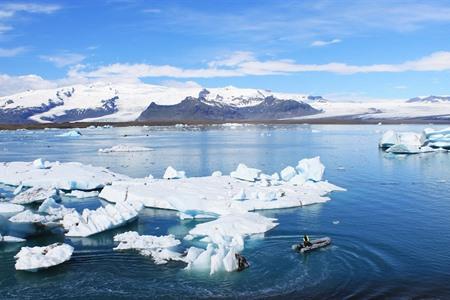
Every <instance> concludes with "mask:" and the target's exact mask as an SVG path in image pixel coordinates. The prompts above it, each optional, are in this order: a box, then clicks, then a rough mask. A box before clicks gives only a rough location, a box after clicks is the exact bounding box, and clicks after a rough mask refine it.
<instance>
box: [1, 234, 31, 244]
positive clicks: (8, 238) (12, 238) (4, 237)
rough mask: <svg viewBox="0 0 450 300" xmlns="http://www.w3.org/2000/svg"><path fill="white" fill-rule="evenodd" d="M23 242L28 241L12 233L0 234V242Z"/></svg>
mask: <svg viewBox="0 0 450 300" xmlns="http://www.w3.org/2000/svg"><path fill="white" fill-rule="evenodd" d="M2 242H3V243H23V242H26V240H25V239H22V238H18V237H15V236H10V235H1V234H0V243H2Z"/></svg>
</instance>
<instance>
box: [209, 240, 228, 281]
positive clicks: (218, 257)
mask: <svg viewBox="0 0 450 300" xmlns="http://www.w3.org/2000/svg"><path fill="white" fill-rule="evenodd" d="M224 258H225V248H224V247H223V246H222V245H219V249H218V250H217V251H216V253H215V254H214V255H212V256H211V269H210V273H209V274H210V275H212V274H214V273H216V272H219V271H222V270H224V269H225V267H224V264H223V260H224Z"/></svg>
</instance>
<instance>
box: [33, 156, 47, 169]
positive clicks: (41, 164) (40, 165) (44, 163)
mask: <svg viewBox="0 0 450 300" xmlns="http://www.w3.org/2000/svg"><path fill="white" fill-rule="evenodd" d="M49 164H50V163H49V162H48V161H43V160H42V158H38V159H36V160H34V161H33V166H34V167H35V168H36V169H47V168H49Z"/></svg>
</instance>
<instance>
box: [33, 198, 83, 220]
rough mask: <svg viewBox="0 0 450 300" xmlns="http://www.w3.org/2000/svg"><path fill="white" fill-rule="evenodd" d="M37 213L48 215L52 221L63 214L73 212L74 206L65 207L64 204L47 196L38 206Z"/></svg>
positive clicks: (59, 218)
mask: <svg viewBox="0 0 450 300" xmlns="http://www.w3.org/2000/svg"><path fill="white" fill-rule="evenodd" d="M38 212H39V213H43V214H47V215H50V218H51V220H52V221H56V220H62V219H63V218H64V216H65V215H68V214H71V213H74V212H75V209H74V208H66V207H65V206H64V205H61V204H58V203H56V201H55V200H54V199H53V198H48V199H47V200H45V201H44V202H42V204H41V205H40V206H39V208H38Z"/></svg>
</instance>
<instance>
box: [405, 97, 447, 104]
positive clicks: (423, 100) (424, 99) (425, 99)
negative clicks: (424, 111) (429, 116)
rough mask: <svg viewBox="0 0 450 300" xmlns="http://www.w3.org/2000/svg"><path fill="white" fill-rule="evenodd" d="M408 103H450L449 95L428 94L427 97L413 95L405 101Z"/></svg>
mask: <svg viewBox="0 0 450 300" xmlns="http://www.w3.org/2000/svg"><path fill="white" fill-rule="evenodd" d="M407 102H408V103H418V102H421V103H450V96H433V95H431V96H428V97H415V98H411V99H409V100H408V101H407Z"/></svg>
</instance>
